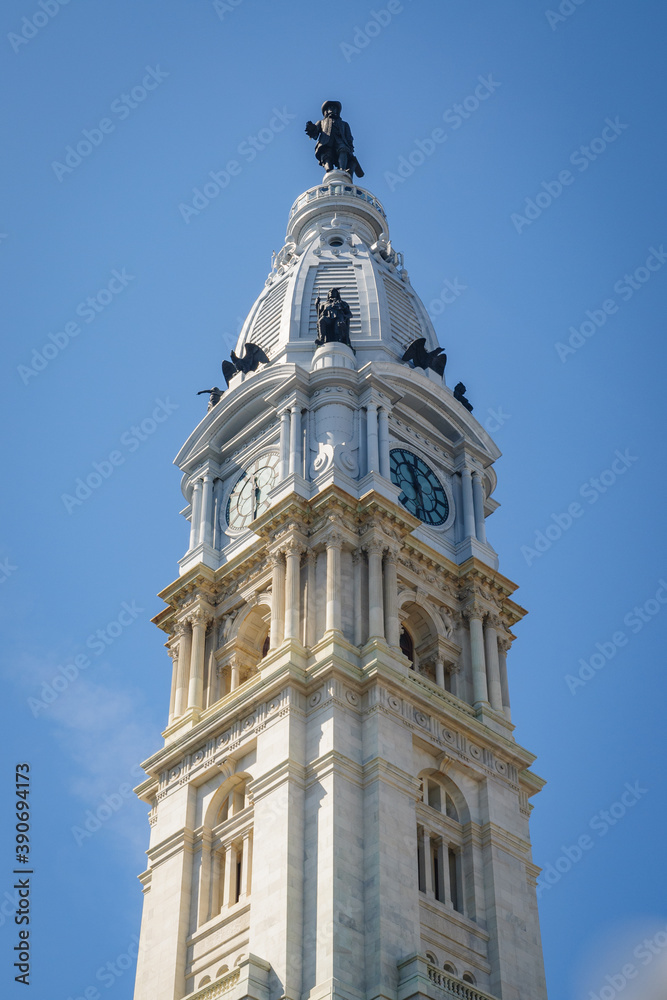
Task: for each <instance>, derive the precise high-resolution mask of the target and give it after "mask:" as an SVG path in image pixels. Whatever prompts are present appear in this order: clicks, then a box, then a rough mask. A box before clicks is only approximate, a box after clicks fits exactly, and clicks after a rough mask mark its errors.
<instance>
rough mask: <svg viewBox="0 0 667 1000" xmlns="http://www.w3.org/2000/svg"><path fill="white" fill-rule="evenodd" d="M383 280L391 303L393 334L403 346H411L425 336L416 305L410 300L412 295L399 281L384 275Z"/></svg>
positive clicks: (390, 313) (388, 300)
mask: <svg viewBox="0 0 667 1000" xmlns="http://www.w3.org/2000/svg"><path fill="white" fill-rule="evenodd" d="M383 280H384V287H385V291H386V293H387V302H388V304H389V317H390V319H391V332H392V336H393V338H394V340H395V341H396V342H397V343H398V344H400V345H401V347H402V348H406V347H409V346H410V344H412V343H413V342H414V341H415V340H418V339H419V337H423V336H424V331H423V330H422V327H421V324H420V322H419V319H418V318H417V313H416V312H415V307H414V306H413V304H412V302H411V301H410V296H409V295H408V293H407V292H406V291H405V289H404V288H403V286H402V285H401V284H399V283H398V281H393V280H392V279H391V278H385V277H384V276H383Z"/></svg>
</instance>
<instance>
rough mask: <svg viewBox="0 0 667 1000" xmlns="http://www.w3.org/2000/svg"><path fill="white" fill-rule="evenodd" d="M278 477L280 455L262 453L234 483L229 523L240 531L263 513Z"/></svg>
mask: <svg viewBox="0 0 667 1000" xmlns="http://www.w3.org/2000/svg"><path fill="white" fill-rule="evenodd" d="M277 478H278V455H277V454H276V453H274V452H272V453H271V454H269V455H261V456H260V457H259V458H257V459H255V461H254V462H253V463H252V464H251V465H249V466H248V468H247V469H245V470H244V471H243V472H242V473H241V475H240V476H239V478H238V479H237V480H236V482H235V484H234V488H233V490H232V492H231V493H230V494H229V500H228V501H227V524H228V525H229V527H230V528H234V529H236V531H240V530H242V529H243V528H247V527H248V525H249V524H250V522H251V521H254V520H255V518H256V517H259V515H260V514H263V513H264V511H265V510H266V509H267V507H268V506H269V500H268V494H269V492H270V491H271V490H272V489H273V487H274V486H275V483H276V480H277Z"/></svg>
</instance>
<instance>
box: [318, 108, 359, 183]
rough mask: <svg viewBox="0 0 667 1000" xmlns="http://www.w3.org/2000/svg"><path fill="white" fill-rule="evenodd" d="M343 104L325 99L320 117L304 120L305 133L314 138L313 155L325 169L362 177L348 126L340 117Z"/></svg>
mask: <svg viewBox="0 0 667 1000" xmlns="http://www.w3.org/2000/svg"><path fill="white" fill-rule="evenodd" d="M342 107H343V105H342V104H341V103H340V101H325V102H324V104H323V105H322V119H321V120H320V121H319V122H311V121H308V122H306V133H307V134H308V135H309V136H310V138H311V139H315V140H316V141H317V144H316V146H315V156H316V157H317V159H318V161H319V163H320V165H321V166H322V167H324V169H325V170H326V171H329V170H334V169H336V168H338V170H344V171H345V172H346V173H348V174H349V175H350V178H352V177H353V176H354V174H356V175H357V177H363V176H364V172H363V170H362V169H361V167H360V166H359V160H358V159H357V158H356V156H355V155H354V141H353V139H352V133H351V131H350V126H349V125H348V124H347V122H344V121H343V119H342V118H341V117H340V113H341V110H342Z"/></svg>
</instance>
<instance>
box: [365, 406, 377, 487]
mask: <svg viewBox="0 0 667 1000" xmlns="http://www.w3.org/2000/svg"><path fill="white" fill-rule="evenodd" d="M366 455H367V456H368V458H367V464H368V468H367V469H366V472H379V465H380V455H379V451H378V408H377V406H376V405H375V403H368V404H367V406H366Z"/></svg>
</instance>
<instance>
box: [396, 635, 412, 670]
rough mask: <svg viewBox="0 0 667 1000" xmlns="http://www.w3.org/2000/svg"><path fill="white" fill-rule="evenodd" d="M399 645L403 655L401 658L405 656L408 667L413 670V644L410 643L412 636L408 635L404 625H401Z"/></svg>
mask: <svg viewBox="0 0 667 1000" xmlns="http://www.w3.org/2000/svg"><path fill="white" fill-rule="evenodd" d="M400 645H401V652H402V653H403V656H407V658H408V659H409V661H410V665H411V666H412V667H413V669H414V665H415V644H414V642H413V641H412V636H411V635H410V633H409V632H408V630H407V629H406V628H405V626H404V625H401V638H400Z"/></svg>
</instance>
